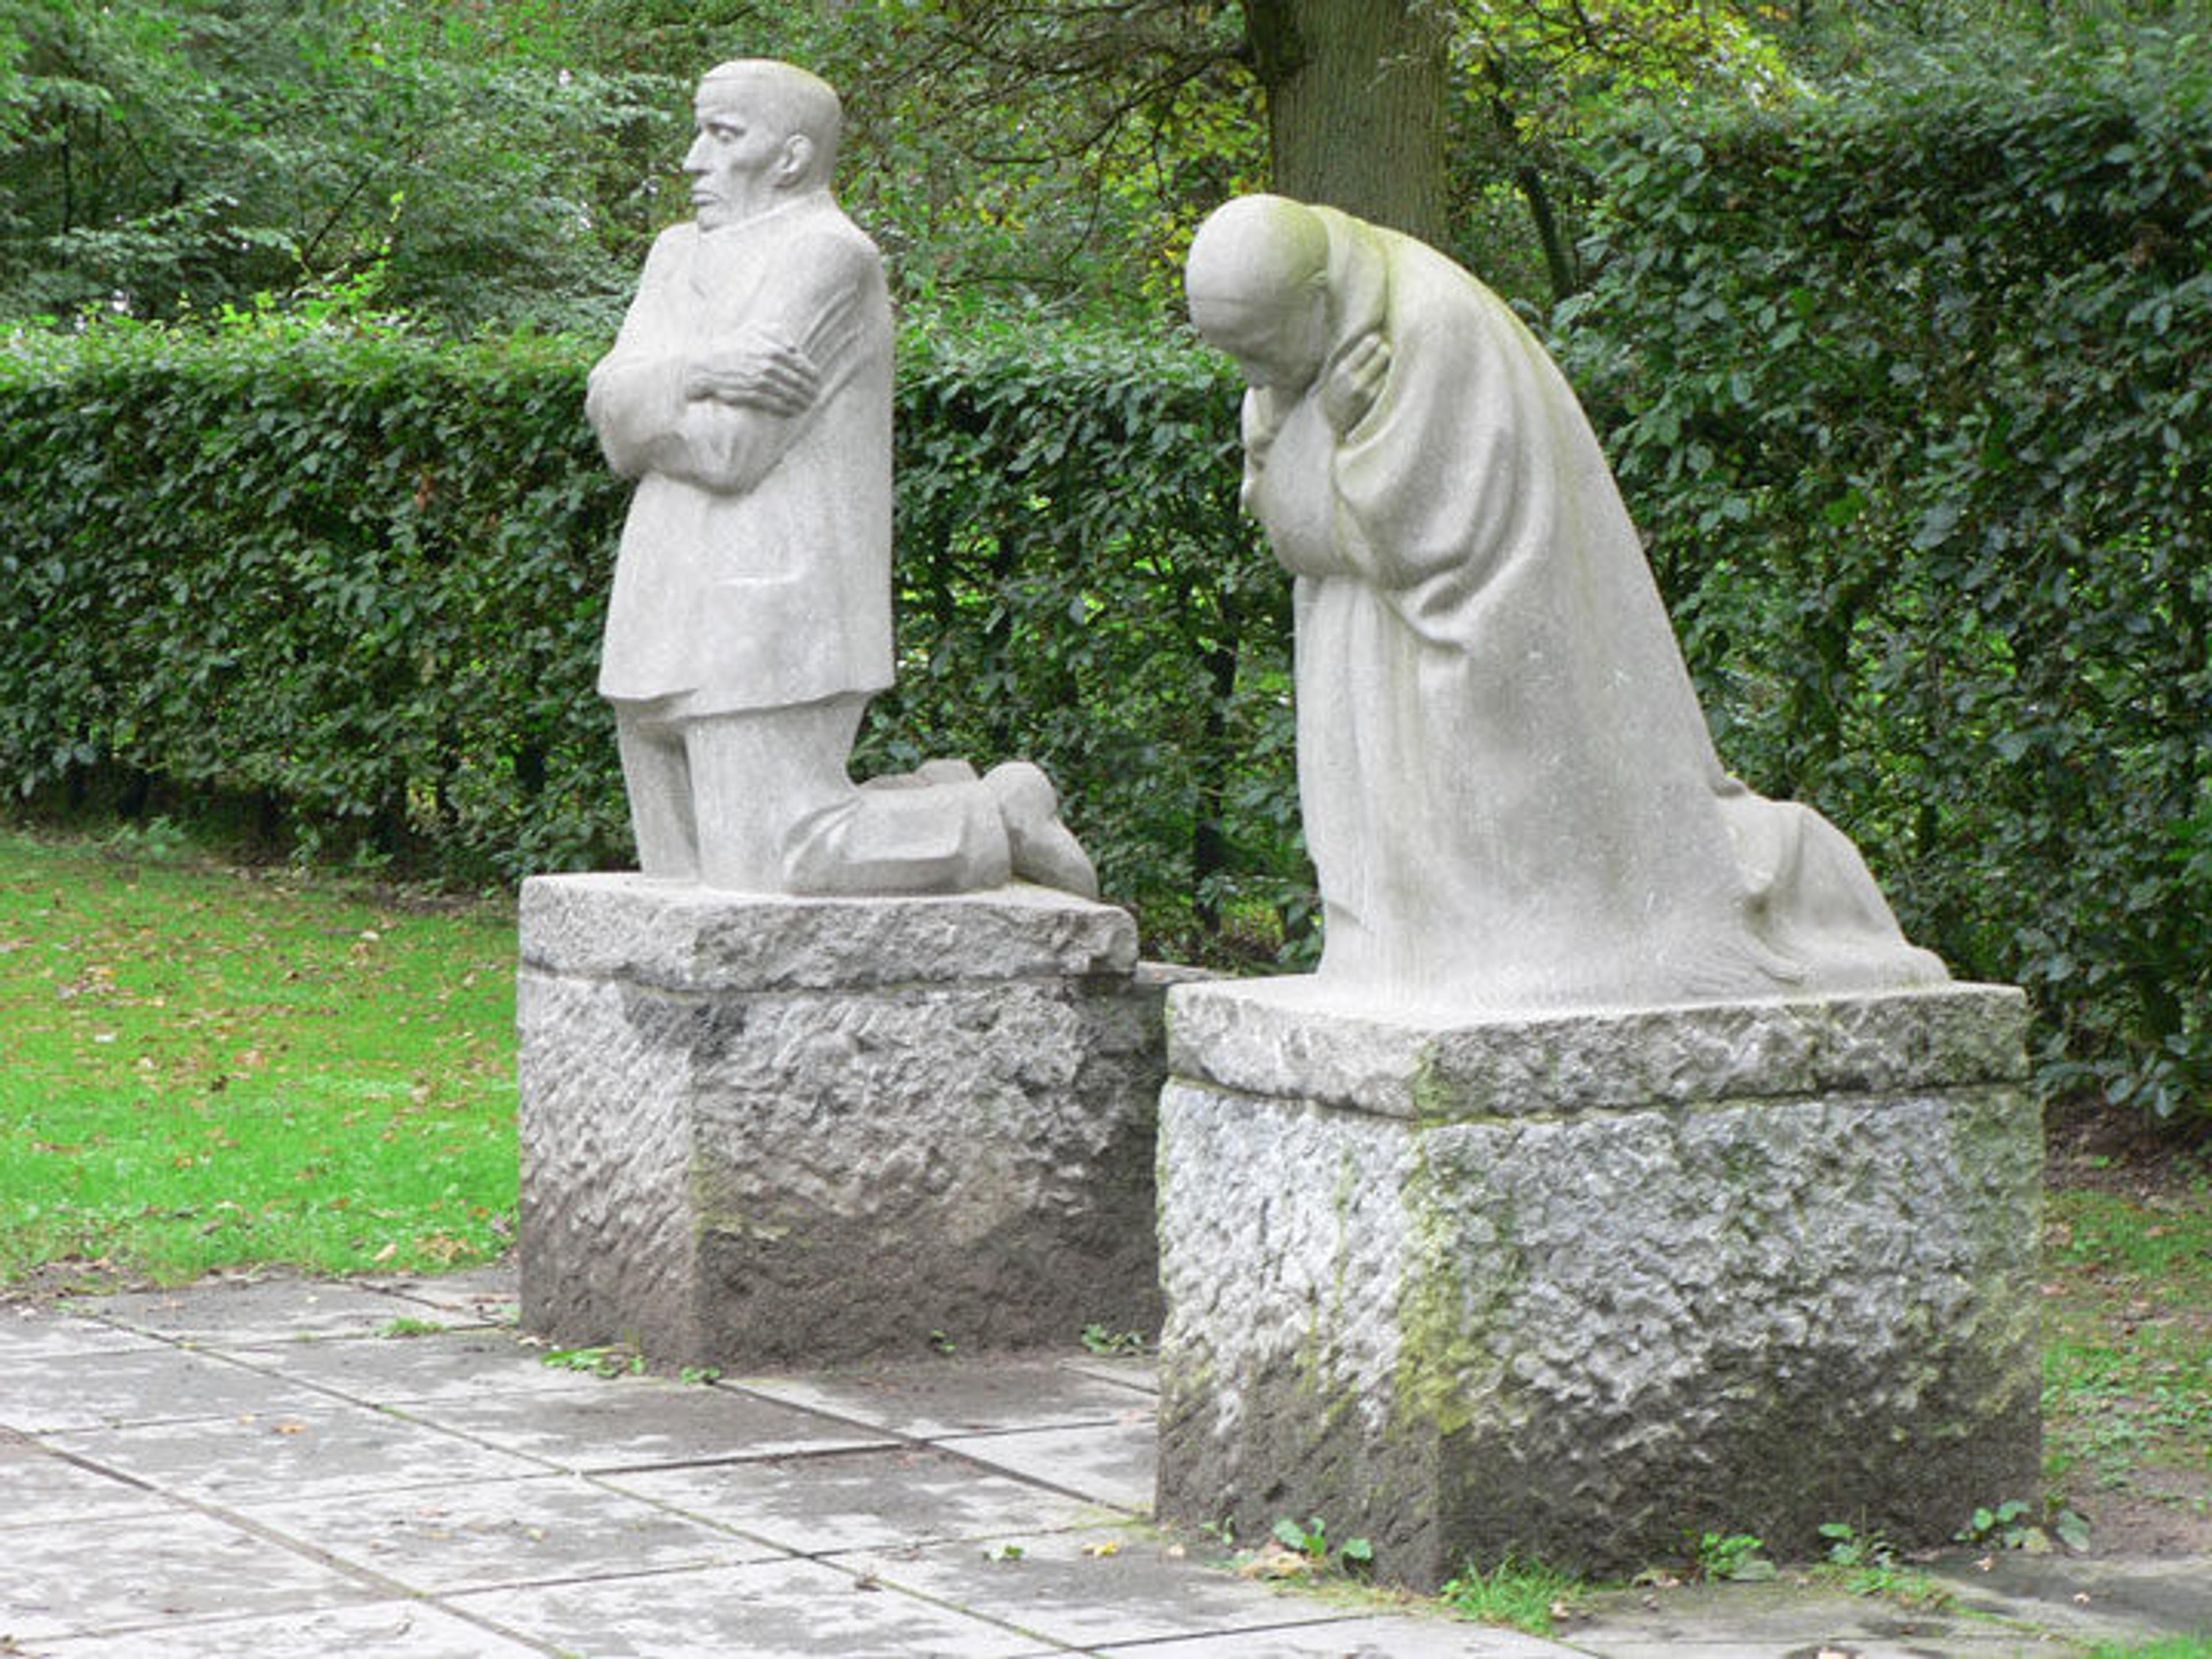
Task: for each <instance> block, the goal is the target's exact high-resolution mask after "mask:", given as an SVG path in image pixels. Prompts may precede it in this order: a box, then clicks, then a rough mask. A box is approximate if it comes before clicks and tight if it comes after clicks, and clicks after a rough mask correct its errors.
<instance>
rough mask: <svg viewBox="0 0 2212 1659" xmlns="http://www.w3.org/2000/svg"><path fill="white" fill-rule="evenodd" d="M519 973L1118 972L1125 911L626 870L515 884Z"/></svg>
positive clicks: (1126, 936) (1017, 975)
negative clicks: (852, 894) (784, 889)
mask: <svg viewBox="0 0 2212 1659" xmlns="http://www.w3.org/2000/svg"><path fill="white" fill-rule="evenodd" d="M521 933H522V961H523V965H524V967H525V968H526V969H536V970H538V971H539V972H541V973H551V974H562V975H573V976H576V977H580V978H620V979H623V980H625V981H629V982H632V983H640V984H646V985H653V986H659V987H665V988H668V989H671V990H684V991H786V990H807V989H822V988H827V987H841V988H852V987H866V986H880V985H897V984H903V983H906V982H908V981H934V982H944V981H974V980H1010V979H1029V978H1036V977H1040V976H1046V975H1054V976H1057V975H1078V976H1081V975H1091V974H1127V973H1128V972H1129V971H1130V970H1131V969H1133V967H1134V966H1135V964H1136V960H1137V924H1136V922H1135V921H1134V919H1133V918H1132V917H1131V916H1130V915H1129V914H1128V912H1127V911H1126V910H1121V909H1117V908H1115V907H1114V906H1112V905H1108V904H1097V903H1094V902H1091V901H1090V900H1087V899H1081V898H1077V897H1075V896H1072V895H1070V894H1067V893H1062V892H1057V891H1054V890H1051V889H1049V888H1043V887H1033V886H1030V885H1028V884H1023V883H1015V884H1011V885H1008V886H1005V887H996V888H992V889H989V890H987V891H983V892H975V893H952V894H944V895H931V896H922V897H905V898H790V897H784V896H775V895H766V894H749V893H732V892H724V891H720V890H715V889H712V888H706V887H700V886H696V885H692V884H685V883H678V882H667V881H656V880H652V879H649V878H646V877H644V876H641V875H637V874H635V873H633V872H616V873H612V874H601V875H582V876H532V878H529V879H528V880H527V881H526V882H524V883H523V884H522V902H521Z"/></svg>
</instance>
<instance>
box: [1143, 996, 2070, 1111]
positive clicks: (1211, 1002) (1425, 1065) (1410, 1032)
mask: <svg viewBox="0 0 2212 1659" xmlns="http://www.w3.org/2000/svg"><path fill="white" fill-rule="evenodd" d="M2026 1032H2027V997H2026V995H2025V994H2023V993H2021V992H2020V991H2019V990H2016V989H2015V988H2014V987H2010V986H2002V985H1942V986H1931V987H1926V988H1924V989H1920V990H1911V991H1895V992H1883V993H1877V994H1864V995H1857V996H1838V997H1825V998H1820V999H1817V1000H1810V1001H1782V1000H1768V1001H1763V1002H1729V1003H1708V1004H1691V1005H1685V1006H1679V1007H1673V1008H1651V1009H1638V1010H1618V1009H1616V1010H1597V1011H1590V1012H1577V1013H1559V1014H1529V1015H1524V1016H1521V1017H1517V1018H1474V1017H1467V1018H1459V1019H1452V1018H1444V1017H1439V1016H1437V1015H1436V1014H1433V1013H1426V1014H1425V1013H1422V1012H1415V1011H1411V1010H1400V1011H1396V1012H1390V1011H1379V1010H1376V1009H1373V1008H1370V1007H1367V1006H1360V1005H1357V1004H1355V1005H1352V1006H1346V1004H1345V1003H1344V1002H1342V1001H1341V1000H1340V999H1337V998H1336V997H1334V995H1333V994H1332V993H1331V989H1330V987H1329V986H1328V983H1327V982H1326V981H1322V980H1319V979H1316V978H1315V977H1313V976H1311V975H1299V976H1290V977H1285V978H1279V979H1261V980H1235V981H1228V980H1217V981H1209V982H1206V983H1203V984H1196V985H1183V986H1177V987H1174V988H1173V989H1172V990H1170V993H1169V996H1168V1069H1169V1071H1170V1073H1171V1074H1172V1075H1173V1076H1176V1077H1178V1078H1183V1079H1188V1080H1190V1081H1192V1082H1194V1083H1208V1084H1214V1085H1219V1086H1220V1087H1222V1088H1224V1089H1229V1090H1234V1091H1239V1092H1242V1093H1246V1094H1254V1095H1264V1096H1269V1097H1283V1098H1288V1097H1297V1098H1299V1099H1303V1100H1310V1101H1313V1102H1315V1103H1316V1104H1320V1105H1327V1106H1342V1107H1350V1108H1355V1109H1358V1110H1359V1111H1362V1112H1370V1113H1376V1114H1379V1115H1386V1116H1391V1117H1407V1118H1414V1117H1418V1118H1425V1119H1434V1118H1448V1117H1467V1118H1474V1117H1516V1116H1532V1115H1533V1116H1555V1115H1562V1114H1570V1113H1579V1112H1593V1111H1608V1110H1623V1109H1640V1108H1646V1107H1668V1106H1687V1105H1694V1104H1698V1103H1702V1102H1711V1101H1722V1100H1729V1099H1734V1098H1738V1097H1761V1096H1766V1095H1782V1096H1794V1095H1808V1094H1815V1093H1820V1092H1823V1091H1867V1092H1871V1093H1877V1094H1887V1093H1896V1092H1900V1091H1910V1090H1915V1089H1940V1088H1944V1087H1948V1086H1949V1085H1952V1084H1954V1083H1961V1082H1964V1083H1985V1082H2008V1083H2012V1082H2021V1081H2023V1080H2025V1079H2026V1078H2027V1050H2026Z"/></svg>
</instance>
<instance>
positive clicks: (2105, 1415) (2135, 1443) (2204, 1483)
mask: <svg viewBox="0 0 2212 1659" xmlns="http://www.w3.org/2000/svg"><path fill="white" fill-rule="evenodd" d="M2182 1167H2183V1170H2184V1173H2183V1176H2182V1178H2180V1179H2179V1180H2176V1179H2172V1178H2169V1179H2168V1180H2167V1182H2166V1183H2165V1185H2164V1186H2163V1187H2162V1188H2160V1189H2159V1190H2156V1191H2154V1192H2152V1193H2150V1194H2148V1195H2143V1194H2132V1193H2124V1192H2118V1191H2110V1190H2101V1189H2095V1188H2077V1189H2075V1190H2070V1191H2069V1190H2060V1191H2056V1192H2053V1193H2052V1194H2051V1196H2050V1200H2049V1211H2048V1219H2047V1225H2046V1229H2045V1257H2044V1275H2045V1283H2044V1333H2045V1350H2044V1413H2045V1464H2046V1468H2045V1474H2046V1477H2047V1480H2048V1482H2049V1484H2050V1485H2051V1486H2052V1487H2053V1489H2054V1490H2063V1491H2066V1492H2069V1493H2070V1494H2072V1495H2074V1496H2075V1498H2077V1499H2078V1500H2079V1502H2078V1503H2077V1504H2076V1507H2078V1508H2081V1509H2083V1510H2084V1511H2085V1512H2087V1513H2090V1514H2091V1515H2092V1518H2093V1512H2094V1510H2095V1509H2096V1508H2097V1506H2098V1503H2099V1498H2100V1494H2109V1493H2112V1492H2139V1493H2142V1494H2143V1495H2146V1496H2154V1497H2155V1496H2160V1495H2161V1494H2163V1495H2166V1496H2167V1497H2169V1498H2171V1499H2172V1501H2175V1502H2181V1503H2189V1502H2194V1503H2195V1504H2197V1506H2198V1507H2199V1510H2200V1512H2201V1510H2202V1509H2203V1505H2204V1504H2205V1499H2206V1497H2207V1496H2208V1495H2212V1179H2208V1178H2207V1177H2206V1176H2204V1175H2203V1174H2202V1173H2196V1174H2194V1175H2191V1174H2188V1173H2187V1170H2189V1168H2190V1166H2187V1165H2184V1166H2182Z"/></svg>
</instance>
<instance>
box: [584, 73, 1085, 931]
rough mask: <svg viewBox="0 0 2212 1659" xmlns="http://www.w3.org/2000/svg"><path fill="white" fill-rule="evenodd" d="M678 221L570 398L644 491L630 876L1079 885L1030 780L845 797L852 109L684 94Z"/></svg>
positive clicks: (876, 380)
mask: <svg viewBox="0 0 2212 1659" xmlns="http://www.w3.org/2000/svg"><path fill="white" fill-rule="evenodd" d="M697 117H698V133H697V137H696V140H695V141H694V143H692V146H691V149H690V153H689V154H688V155H686V156H685V157H684V171H685V172H686V173H689V174H690V178H691V181H692V200H693V203H694V205H695V207H696V215H697V216H696V220H695V221H694V222H691V223H689V224H682V225H677V226H674V227H672V228H670V229H668V230H666V231H664V232H663V233H662V234H661V235H660V238H659V240H658V241H656V242H655V243H654V244H653V252H652V253H651V254H650V255H649V256H648V257H647V260H646V265H645V274H644V276H643V277H642V278H641V280H640V282H639V284H638V291H637V297H636V298H635V300H634V301H632V302H631V304H630V307H629V314H628V315H627V316H626V317H624V319H623V326H622V332H621V334H620V336H619V337H617V340H616V342H615V345H614V349H613V350H611V351H610V352H609V353H608V354H607V356H605V358H603V359H602V360H601V361H600V362H599V364H598V365H597V366H596V367H595V368H593V369H592V378H591V388H590V392H589V395H588V398H587V399H586V412H587V413H588V414H589V416H590V417H591V422H592V427H593V428H594V429H595V430H596V431H597V432H598V434H599V441H600V443H601V445H602V447H604V448H605V451H606V454H607V459H608V460H609V461H610V462H611V464H612V465H613V466H614V469H615V471H617V472H619V473H621V474H622V475H623V476H624V477H633V478H635V479H636V480H637V481H638V483H637V490H636V493H635V495H634V496H633V497H632V499H631V502H630V509H629V520H628V522H627V523H626V524H625V526H623V539H622V552H621V555H620V557H619V559H618V560H617V564H616V567H615V580H614V594H613V598H612V600H611V604H610V605H609V608H608V613H607V630H606V640H605V649H604V651H603V653H602V654H601V658H600V665H599V690H600V693H601V695H602V696H605V697H606V698H607V699H608V700H609V701H610V702H611V703H612V704H613V705H614V710H615V722H616V729H617V734H618V737H619V739H620V742H621V745H622V761H623V778H624V781H625V782H626V784H627V786H628V788H629V803H630V820H631V823H632V826H633V828H634V829H635V832H636V836H637V848H638V861H639V865H640V867H641V869H642V871H643V872H644V873H645V874H647V875H648V876H656V877H665V878H671V879H676V880H684V881H697V882H702V883H703V884H706V885H708V886H712V887H721V888H728V889H733V890H743V891H750V892H767V893H840V894H866V893H902V892H945V891H956V890H967V889H971V888H980V887H991V886H995V885H997V884H1000V883H1001V882H1004V881H1005V880H1006V878H1007V877H1008V875H1009V873H1010V872H1011V873H1012V874H1015V875H1022V876H1027V877H1030V878H1032V879H1034V880H1037V881H1041V882H1044V883H1046V884H1050V885H1053V886H1057V887H1064V888H1066V889H1069V890H1073V891H1076V892H1079V893H1082V894H1084V895H1085V896H1095V895H1096V893H1097V878H1096V877H1095V876H1094V875H1093V873H1092V872H1091V862H1090V860H1089V859H1088V858H1087V857H1086V856H1085V854H1084V852H1083V849H1082V848H1081V847H1080V846H1079V844H1078V843H1077V842H1076V840H1075V837H1074V836H1073V835H1071V834H1070V833H1069V832H1068V830H1067V829H1066V826H1065V825H1064V824H1062V823H1060V817H1059V804H1058V800H1057V798H1056V797H1055V795H1054V792H1053V788H1052V786H1051V784H1050V783H1049V782H1048V781H1047V780H1046V778H1045V775H1044V774H1043V773H1042V772H1041V771H1039V770H1038V769H1036V767H1034V766H1032V765H1030V764H1029V763H1026V762H1020V761H1016V762H1009V763H1006V764H1004V765H1001V766H999V767H997V768H994V769H993V770H992V771H991V773H990V774H989V775H987V776H985V777H981V778H978V777H977V776H976V775H975V771H974V769H972V768H970V767H969V766H968V764H967V763H965V762H960V761H933V762H932V763H930V764H929V765H928V766H927V767H925V768H924V769H922V770H921V772H918V773H915V774H911V775H903V776H901V777H897V778H893V779H885V780H880V781H877V782H876V783H873V784H872V785H870V786H868V787H859V788H856V787H854V784H853V781H852V780H851V778H850V777H849V776H848V774H847V771H846V762H847V759H848V756H849V754H850V752H851V750H852V745H853V738H854V733H855V732H857V731H858V729H859V727H860V715H861V712H862V711H863V709H865V708H866V706H867V701H868V698H869V696H870V695H871V694H872V693H874V692H876V691H879V690H883V689H884V687H885V686H888V685H889V684H890V683H891V603H890V556H891V316H890V300H889V298H888V295H887V294H886V290H885V287H884V272H883V261H882V259H881V258H880V257H879V256H878V253H877V252H876V246H875V244H874V243H872V241H870V240H868V238H867V237H866V235H865V234H862V233H861V231H860V229H859V228H858V227H856V226H855V225H854V223H853V222H852V221H851V220H849V219H848V218H847V217H846V216H845V215H844V213H843V212H842V210H840V209H839V208H838V206H837V204H836V202H835V201H833V200H832V199H831V198H830V195H829V173H830V168H831V167H832V165H833V164H834V162H835V161H836V152H837V140H838V136H839V131H840V128H841V126H842V109H841V108H840V106H839V102H838V99H837V94H836V92H835V91H833V90H832V89H831V88H829V86H828V85H827V84H825V83H824V82H822V81H821V80H819V79H817V77H816V76H812V75H810V74H809V73H807V72H806V71H805V70H802V69H799V68H797V67H795V66H794V65H793V64H783V63H777V62H775V61H773V60H769V59H763V58H744V59H739V60H738V61H736V62H732V63H727V64H722V65H720V67H719V68H717V69H714V70H711V71H710V72H709V73H708V75H707V76H706V78H705V79H704V80H703V81H702V82H701V83H700V86H699V93H698V100H697Z"/></svg>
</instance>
